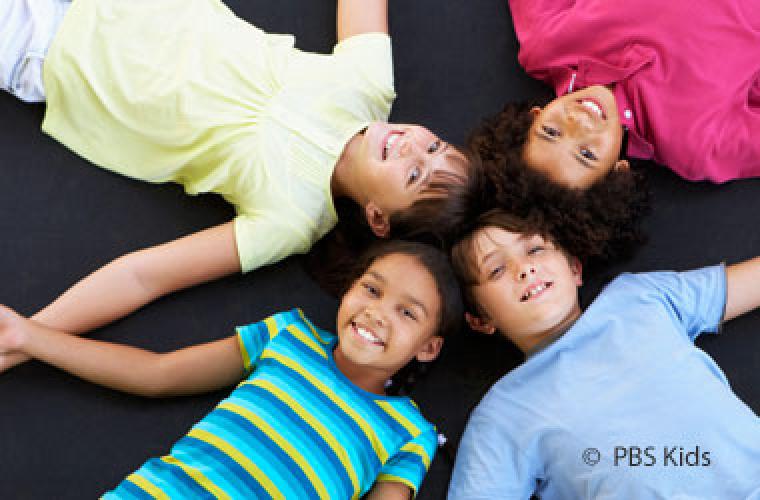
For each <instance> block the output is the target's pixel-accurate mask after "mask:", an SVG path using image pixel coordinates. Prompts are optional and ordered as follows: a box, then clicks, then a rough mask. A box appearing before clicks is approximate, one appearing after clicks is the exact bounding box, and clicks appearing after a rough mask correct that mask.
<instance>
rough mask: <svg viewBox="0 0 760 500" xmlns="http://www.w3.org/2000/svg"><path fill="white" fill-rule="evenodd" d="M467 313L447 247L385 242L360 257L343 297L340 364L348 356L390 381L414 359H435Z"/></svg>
mask: <svg viewBox="0 0 760 500" xmlns="http://www.w3.org/2000/svg"><path fill="white" fill-rule="evenodd" d="M462 317H463V306H462V301H461V295H460V291H459V286H458V284H457V280H456V277H455V276H454V272H453V270H452V269H451V266H450V265H449V261H448V258H447V257H446V255H445V254H444V253H443V252H441V251H440V250H438V249H436V248H434V247H432V246H429V245H425V244H421V243H414V242H405V241H399V240H391V241H385V242H381V243H379V244H377V245H375V246H373V247H372V248H370V250H369V251H368V252H366V253H365V254H364V255H363V257H362V258H361V259H360V261H359V262H358V265H357V267H356V272H355V274H354V279H353V280H352V282H351V284H350V286H349V287H348V290H347V291H346V292H345V293H344V294H343V297H342V299H341V303H340V308H339V310H338V316H337V325H336V326H337V334H338V337H339V339H340V340H339V343H338V347H337V348H336V351H335V358H336V363H337V362H338V360H339V359H341V360H344V361H348V362H350V364H352V365H353V366H358V367H361V368H362V369H363V370H365V371H370V372H372V373H373V374H376V376H377V377H376V378H377V380H382V381H384V380H387V379H389V378H391V376H392V375H394V374H395V373H396V372H398V371H399V370H400V369H401V368H403V367H404V366H405V365H406V364H407V363H409V362H410V361H412V360H415V359H416V360H418V361H422V362H428V361H432V360H434V359H435V358H436V357H437V356H438V353H439V352H440V350H441V347H442V345H443V341H444V338H446V337H448V336H450V335H452V334H454V333H455V332H457V331H458V330H459V326H460V324H461V320H462Z"/></svg>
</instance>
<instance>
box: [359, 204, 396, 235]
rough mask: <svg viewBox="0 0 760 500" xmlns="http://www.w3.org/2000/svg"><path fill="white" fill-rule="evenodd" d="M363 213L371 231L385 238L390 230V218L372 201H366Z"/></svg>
mask: <svg viewBox="0 0 760 500" xmlns="http://www.w3.org/2000/svg"><path fill="white" fill-rule="evenodd" d="M364 215H365V216H366V217H367V224H369V227H370V229H372V232H373V233H375V236H377V237H378V238H387V237H388V234H389V233H390V232H391V224H390V218H389V217H388V216H387V215H386V214H385V213H384V212H383V211H382V210H381V209H380V207H378V206H377V205H376V204H375V202H374V201H368V202H367V205H365V207H364Z"/></svg>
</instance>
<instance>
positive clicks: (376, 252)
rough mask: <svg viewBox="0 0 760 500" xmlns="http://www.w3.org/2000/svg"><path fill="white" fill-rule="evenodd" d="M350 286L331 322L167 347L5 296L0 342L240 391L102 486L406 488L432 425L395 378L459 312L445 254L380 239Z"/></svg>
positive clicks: (120, 493) (145, 493)
mask: <svg viewBox="0 0 760 500" xmlns="http://www.w3.org/2000/svg"><path fill="white" fill-rule="evenodd" d="M357 270H358V272H357V273H356V275H355V276H358V277H357V278H356V279H355V280H353V282H352V283H351V284H350V287H349V288H348V290H347V291H346V293H345V294H344V295H343V297H342V300H341V303H340V307H339V309H338V313H337V320H336V330H335V332H336V333H335V334H333V333H330V332H327V331H325V330H322V329H320V328H318V327H316V326H314V325H313V324H312V323H311V322H310V321H309V320H308V319H307V318H306V317H305V316H304V315H303V313H302V312H301V311H300V310H298V309H294V310H292V311H289V312H283V313H279V314H275V315H273V316H271V317H269V318H267V319H265V320H264V321H261V322H258V323H254V324H251V325H248V326H243V327H239V328H237V331H236V335H233V336H231V337H228V338H225V339H222V340H218V341H215V342H210V343H207V344H202V345H198V346H192V347H188V348H185V349H180V350H177V351H174V352H170V353H166V354H158V353H152V352H148V351H144V350H142V349H138V348H133V347H129V346H123V345H117V344H112V343H107V342H100V341H96V340H92V339H86V338H80V337H77V336H73V335H67V334H64V333H62V332H58V331H54V330H51V329H48V328H46V327H43V326H41V325H39V324H36V323H34V322H32V321H30V320H27V319H25V318H22V317H20V316H18V315H16V314H15V313H14V312H13V311H11V310H9V309H7V308H2V309H0V352H3V351H5V352H9V351H20V352H23V353H25V354H27V355H29V356H31V357H33V358H36V359H38V360H40V361H44V362H47V363H49V364H51V365H54V366H56V367H58V368H61V369H63V370H65V371H67V372H69V373H72V374H74V375H77V376H79V377H82V378H83V379H86V380H89V381H91V382H94V383H97V384H101V385H104V386H107V387H111V388H113V389H117V390H121V391H126V392H130V393H134V394H139V395H144V396H152V397H163V396H174V395H183V394H193V393H199V392H204V391H211V390H214V389H218V388H220V387H225V386H228V385H231V384H233V383H235V382H237V381H239V380H240V378H241V376H243V375H244V376H245V378H244V380H243V381H242V382H240V383H239V384H238V386H237V388H236V389H235V390H234V391H232V393H231V394H230V396H229V397H228V398H226V399H225V400H223V401H222V402H221V403H220V404H219V405H218V406H217V407H216V408H215V409H214V410H213V411H212V412H211V413H209V414H208V415H207V416H206V417H205V418H204V419H202V420H201V421H200V422H199V423H197V424H196V425H195V426H193V428H192V429H191V430H190V431H189V432H188V434H187V435H186V436H185V437H184V438H182V439H180V440H179V441H178V442H177V443H176V444H175V445H174V446H173V447H172V449H171V451H170V453H169V454H168V455H167V456H164V457H161V458H154V459H151V460H148V461H147V462H146V463H145V464H144V465H143V466H142V467H141V468H140V469H138V470H137V471H136V472H134V473H133V474H131V475H129V476H128V477H127V478H126V479H125V480H124V481H123V482H122V483H121V484H119V485H118V486H117V487H116V488H115V489H114V490H113V491H111V492H108V493H106V494H105V496H104V498H106V499H115V498H129V499H133V498H199V497H209V496H214V497H217V498H298V499H307V498H331V499H338V498H359V497H362V496H364V495H367V497H366V498H382V499H395V498H409V497H410V496H411V495H413V494H414V493H415V492H416V491H417V490H418V488H419V486H420V483H421V482H422V479H423V477H424V475H425V473H426V471H427V468H428V467H429V465H430V461H431V460H432V458H433V455H434V453H435V449H436V444H437V435H436V431H435V428H434V427H433V425H432V424H430V423H429V422H428V421H427V420H425V418H424V417H423V416H422V414H421V413H420V411H419V409H418V408H417V406H416V405H415V404H414V402H413V401H412V400H411V399H409V398H408V397H403V396H391V395H387V394H386V389H385V386H386V381H387V380H388V379H390V378H392V377H393V376H394V375H395V374H396V373H397V372H398V371H399V370H400V369H401V368H403V367H405V366H406V365H407V364H408V363H410V362H412V361H414V360H417V361H420V362H428V361H432V360H433V359H435V358H436V357H437V355H438V353H439V352H440V349H441V346H442V345H443V341H444V337H445V336H447V335H448V334H450V333H452V332H455V331H457V330H458V326H459V320H460V318H462V317H463V310H462V304H461V299H460V293H459V289H458V286H457V284H456V280H455V277H454V275H453V272H452V271H451V269H450V268H449V265H448V260H447V258H446V257H445V256H444V255H443V254H442V253H441V252H440V251H438V250H437V249H434V248H432V247H430V246H427V245H423V244H419V243H409V242H400V241H391V242H386V243H383V244H381V245H380V246H377V247H375V248H374V249H372V250H370V252H369V253H368V254H366V255H365V257H364V258H363V260H362V262H361V263H360V265H359V266H358V267H357Z"/></svg>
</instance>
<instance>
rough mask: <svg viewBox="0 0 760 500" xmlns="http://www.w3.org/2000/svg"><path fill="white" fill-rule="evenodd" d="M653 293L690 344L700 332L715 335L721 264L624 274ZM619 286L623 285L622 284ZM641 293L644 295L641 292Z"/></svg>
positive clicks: (721, 305)
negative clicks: (700, 267)
mask: <svg viewBox="0 0 760 500" xmlns="http://www.w3.org/2000/svg"><path fill="white" fill-rule="evenodd" d="M628 276H629V278H630V279H632V280H636V281H639V282H640V283H641V285H643V286H645V287H647V288H651V289H654V290H656V291H657V292H658V293H659V294H661V295H662V299H664V302H663V303H664V304H665V305H666V307H667V308H668V311H669V312H670V314H671V315H672V317H673V318H674V319H675V320H676V321H677V322H678V323H680V325H681V327H682V329H683V331H684V333H685V334H686V335H687V336H688V338H689V339H690V340H691V341H694V340H695V339H696V338H697V337H698V336H699V334H701V333H703V332H711V333H716V332H718V330H719V328H720V325H721V322H722V320H723V315H724V313H725V308H726V270H725V266H723V264H721V265H718V266H712V267H706V268H702V269H696V270H693V271H686V272H680V273H678V272H656V273H643V274H638V275H628ZM621 285H623V286H625V282H622V283H621ZM641 293H644V294H646V291H644V290H642V291H641Z"/></svg>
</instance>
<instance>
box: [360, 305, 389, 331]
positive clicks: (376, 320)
mask: <svg viewBox="0 0 760 500" xmlns="http://www.w3.org/2000/svg"><path fill="white" fill-rule="evenodd" d="M364 316H365V317H366V318H367V322H368V323H369V324H370V325H371V326H376V327H380V328H381V327H384V326H385V316H384V315H383V313H382V312H381V311H379V310H378V309H377V308H374V307H372V308H369V307H368V308H367V309H365V310H364Z"/></svg>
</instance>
